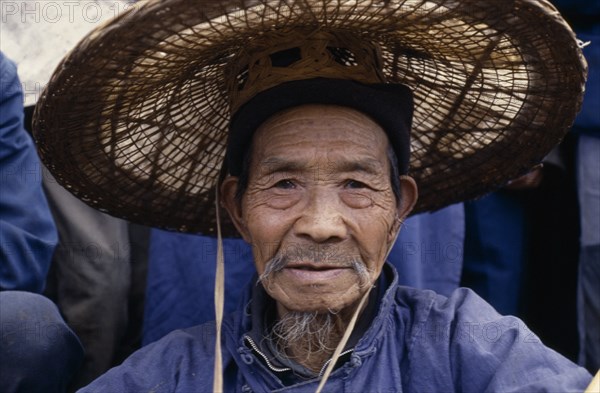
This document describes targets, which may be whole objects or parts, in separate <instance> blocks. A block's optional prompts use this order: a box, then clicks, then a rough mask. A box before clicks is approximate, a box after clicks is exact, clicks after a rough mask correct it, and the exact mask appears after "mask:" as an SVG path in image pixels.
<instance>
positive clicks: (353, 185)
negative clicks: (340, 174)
mask: <svg viewBox="0 0 600 393" xmlns="http://www.w3.org/2000/svg"><path fill="white" fill-rule="evenodd" d="M346 187H347V188H367V185H366V184H365V183H363V182H360V181H357V180H348V181H346Z"/></svg>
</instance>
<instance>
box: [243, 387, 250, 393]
mask: <svg viewBox="0 0 600 393" xmlns="http://www.w3.org/2000/svg"><path fill="white" fill-rule="evenodd" d="M242 392H244V393H252V389H251V388H250V386H248V385H242Z"/></svg>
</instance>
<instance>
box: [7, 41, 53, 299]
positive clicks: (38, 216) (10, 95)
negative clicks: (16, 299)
mask: <svg viewBox="0 0 600 393" xmlns="http://www.w3.org/2000/svg"><path fill="white" fill-rule="evenodd" d="M57 242H58V236H57V234H56V228H55V226H54V222H53V221H52V216H51V214H50V210H49V208H48V203H47V201H46V197H45V196H44V193H43V191H42V171H41V167H40V162H39V159H38V156H37V153H36V151H35V147H34V145H33V142H32V140H31V138H30V137H29V135H28V134H27V132H26V131H25V129H24V127H23V92H22V89H21V84H20V82H19V79H18V77H17V68H16V67H15V65H14V63H12V62H11V61H10V60H8V59H7V58H6V57H5V56H4V55H3V54H2V53H1V52H0V290H14V289H18V290H24V291H31V292H38V293H39V292H42V290H43V289H44V283H45V281H46V275H47V273H48V269H49V267H50V260H51V258H52V253H53V252H54V248H55V246H56V244H57Z"/></svg>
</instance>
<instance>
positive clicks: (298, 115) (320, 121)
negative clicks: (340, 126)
mask: <svg viewBox="0 0 600 393" xmlns="http://www.w3.org/2000/svg"><path fill="white" fill-rule="evenodd" d="M298 122H301V123H305V124H311V123H312V124H315V125H329V124H331V123H334V122H340V123H346V124H348V125H356V126H359V127H368V128H372V129H374V130H379V131H381V132H383V133H384V134H385V132H384V131H383V129H382V128H381V126H380V125H379V124H378V123H377V122H376V121H374V120H373V119H372V118H371V117H369V116H368V115H367V114H365V113H363V112H360V111H358V110H356V109H353V108H349V107H345V106H339V105H323V104H311V105H300V106H295V107H293V108H289V109H286V110H283V111H279V112H277V113H275V114H274V115H273V116H271V117H269V118H268V119H267V120H265V121H264V122H263V123H262V124H261V125H260V127H259V128H258V130H257V132H258V131H260V130H264V129H271V128H278V127H286V126H289V125H290V124H294V123H298ZM324 131H325V130H324Z"/></svg>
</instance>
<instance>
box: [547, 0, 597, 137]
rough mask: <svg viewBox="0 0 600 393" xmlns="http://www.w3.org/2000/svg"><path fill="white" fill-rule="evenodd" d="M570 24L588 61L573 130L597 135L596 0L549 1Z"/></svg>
mask: <svg viewBox="0 0 600 393" xmlns="http://www.w3.org/2000/svg"><path fill="white" fill-rule="evenodd" d="M552 3H553V4H554V5H556V7H557V8H558V10H559V11H560V12H561V13H562V14H563V15H564V17H565V19H566V20H567V21H568V22H569V23H570V24H571V27H572V28H573V30H574V31H575V34H576V36H577V38H578V39H579V40H581V41H582V42H584V43H589V44H588V45H587V46H585V47H584V48H583V55H584V56H585V59H586V60H587V63H588V79H587V82H586V85H585V96H584V100H583V106H582V108H581V112H580V113H579V115H578V116H577V119H575V127H574V128H573V131H574V132H578V133H584V134H588V135H593V136H594V137H596V138H600V111H599V110H598V108H600V0H552Z"/></svg>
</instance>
